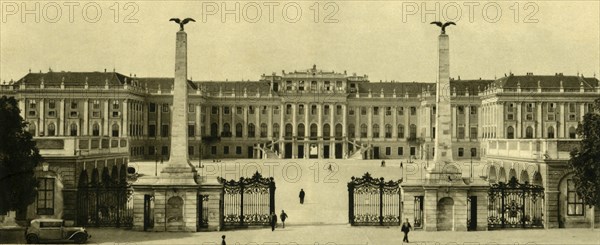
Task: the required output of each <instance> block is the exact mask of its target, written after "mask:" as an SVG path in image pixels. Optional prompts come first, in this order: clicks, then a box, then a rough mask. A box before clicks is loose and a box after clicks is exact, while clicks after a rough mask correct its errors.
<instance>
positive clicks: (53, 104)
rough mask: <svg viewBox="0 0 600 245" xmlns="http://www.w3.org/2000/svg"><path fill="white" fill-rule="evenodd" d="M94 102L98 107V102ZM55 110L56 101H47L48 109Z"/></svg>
mask: <svg viewBox="0 0 600 245" xmlns="http://www.w3.org/2000/svg"><path fill="white" fill-rule="evenodd" d="M94 102H97V103H98V106H99V105H100V101H97V100H94ZM55 108H56V101H55V100H49V101H48V109H55ZM98 108H99V107H98ZM95 109H96V108H95Z"/></svg>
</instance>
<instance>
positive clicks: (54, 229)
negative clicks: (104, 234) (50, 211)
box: [25, 219, 92, 243]
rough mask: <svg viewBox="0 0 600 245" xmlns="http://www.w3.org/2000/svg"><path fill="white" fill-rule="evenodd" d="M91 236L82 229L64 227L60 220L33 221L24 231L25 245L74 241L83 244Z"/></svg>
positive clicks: (63, 222) (62, 221)
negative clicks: (26, 244)
mask: <svg viewBox="0 0 600 245" xmlns="http://www.w3.org/2000/svg"><path fill="white" fill-rule="evenodd" d="M90 237H92V236H91V235H89V234H88V233H87V231H86V230H85V228H83V227H66V226H65V221H64V220H62V219H34V220H32V221H31V224H30V225H29V227H27V230H26V231H25V240H27V243H39V242H40V241H52V242H56V241H59V242H60V241H74V242H76V243H85V242H86V241H87V240H88V239H89V238H90Z"/></svg>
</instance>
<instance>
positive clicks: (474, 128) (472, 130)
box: [469, 127, 477, 139]
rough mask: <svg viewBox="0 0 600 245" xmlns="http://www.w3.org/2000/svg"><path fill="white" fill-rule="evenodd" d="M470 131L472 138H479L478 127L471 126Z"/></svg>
mask: <svg viewBox="0 0 600 245" xmlns="http://www.w3.org/2000/svg"><path fill="white" fill-rule="evenodd" d="M469 133H470V134H471V136H470V138H471V139H477V127H471V131H470V132H469Z"/></svg>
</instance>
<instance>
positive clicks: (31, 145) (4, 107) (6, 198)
mask: <svg viewBox="0 0 600 245" xmlns="http://www.w3.org/2000/svg"><path fill="white" fill-rule="evenodd" d="M19 113H20V110H19V108H18V106H17V100H16V99H15V98H14V97H10V98H7V97H6V96H2V98H0V214H5V213H6V212H7V211H16V210H19V209H22V208H23V207H27V206H28V205H29V204H31V203H33V201H34V200H35V196H36V194H37V192H36V187H37V180H36V179H35V177H34V174H33V169H34V168H35V167H36V166H37V165H38V164H39V163H40V162H41V161H42V157H41V156H40V154H39V151H38V149H37V147H36V145H35V142H34V141H33V140H32V136H31V134H30V133H29V132H28V131H27V130H26V127H27V122H25V121H24V120H23V118H22V117H21V115H20V114H19Z"/></svg>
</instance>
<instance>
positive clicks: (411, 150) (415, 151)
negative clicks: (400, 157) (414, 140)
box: [410, 146, 417, 156]
mask: <svg viewBox="0 0 600 245" xmlns="http://www.w3.org/2000/svg"><path fill="white" fill-rule="evenodd" d="M410 155H411V156H415V155H417V148H416V147H414V146H411V147H410Z"/></svg>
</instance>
